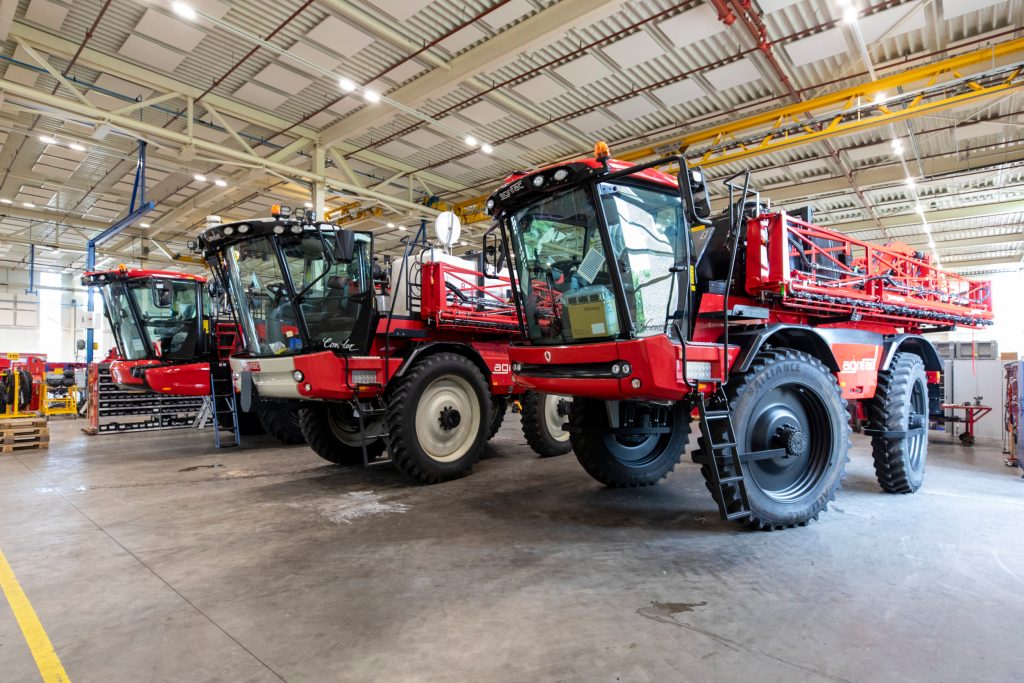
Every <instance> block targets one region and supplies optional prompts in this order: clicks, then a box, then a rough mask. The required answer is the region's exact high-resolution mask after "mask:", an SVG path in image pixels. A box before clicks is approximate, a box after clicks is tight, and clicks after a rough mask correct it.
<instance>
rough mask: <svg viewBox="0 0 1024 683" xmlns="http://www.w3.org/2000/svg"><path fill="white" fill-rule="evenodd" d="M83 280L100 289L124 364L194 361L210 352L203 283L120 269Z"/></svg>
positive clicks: (207, 301) (197, 279)
mask: <svg viewBox="0 0 1024 683" xmlns="http://www.w3.org/2000/svg"><path fill="white" fill-rule="evenodd" d="M82 280H83V284H86V285H92V286H96V287H100V289H101V291H102V293H103V306H104V311H105V312H106V315H107V318H108V320H109V321H110V328H111V331H112V333H113V335H114V339H115V341H116V343H117V349H118V352H119V353H120V355H121V357H122V358H124V359H125V360H155V359H159V360H162V361H165V362H174V361H179V362H191V361H193V360H195V358H196V356H197V355H199V354H201V353H202V352H203V351H205V350H206V349H205V348H204V345H205V342H204V335H205V331H206V330H207V329H208V326H209V317H210V310H211V304H210V296H209V293H208V292H207V290H206V279H205V278H201V277H198V276H188V275H183V274H181V273H163V272H160V271H140V270H118V271H109V272H102V273H87V274H86V275H85V276H84V277H83V278H82Z"/></svg>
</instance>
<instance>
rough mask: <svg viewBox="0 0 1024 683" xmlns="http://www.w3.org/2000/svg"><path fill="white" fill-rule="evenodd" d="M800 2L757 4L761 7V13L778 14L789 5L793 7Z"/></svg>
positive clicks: (768, 0)
mask: <svg viewBox="0 0 1024 683" xmlns="http://www.w3.org/2000/svg"><path fill="white" fill-rule="evenodd" d="M800 1H801V0H758V4H759V5H761V11H763V12H764V13H765V14H772V13H773V12H778V11H779V10H781V9H786V8H787V7H789V6H790V5H795V4H796V3H798V2H800Z"/></svg>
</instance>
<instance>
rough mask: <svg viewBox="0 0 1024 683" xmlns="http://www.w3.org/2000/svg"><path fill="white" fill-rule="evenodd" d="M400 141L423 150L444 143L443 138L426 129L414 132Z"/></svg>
mask: <svg viewBox="0 0 1024 683" xmlns="http://www.w3.org/2000/svg"><path fill="white" fill-rule="evenodd" d="M402 139H403V140H405V141H406V142H407V143H409V144H411V145H416V146H417V147H424V148H428V147H433V146H434V145H439V144H441V143H442V142H444V141H445V138H443V137H441V136H440V135H437V134H436V133H431V132H430V131H429V130H427V129H426V128H420V129H419V130H414V131H413V132H411V133H409V134H408V135H406V136H405V137H403V138H402Z"/></svg>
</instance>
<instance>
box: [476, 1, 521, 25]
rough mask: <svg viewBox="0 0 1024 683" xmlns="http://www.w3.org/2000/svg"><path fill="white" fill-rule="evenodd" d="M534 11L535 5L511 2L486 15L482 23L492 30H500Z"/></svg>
mask: <svg viewBox="0 0 1024 683" xmlns="http://www.w3.org/2000/svg"><path fill="white" fill-rule="evenodd" d="M532 11H533V5H531V4H530V3H529V2H527V1H526V0H511V2H506V3H505V4H504V5H502V6H501V7H499V8H498V9H496V10H494V11H493V12H488V13H487V14H485V15H484V16H483V18H482V19H481V21H483V22H484V23H485V24H487V25H488V26H490V27H491V28H494V29H499V28H502V27H504V26H506V25H508V24H511V23H512V22H513V21H515V20H516V19H518V18H520V17H521V16H523V15H525V14H529V13H530V12H532Z"/></svg>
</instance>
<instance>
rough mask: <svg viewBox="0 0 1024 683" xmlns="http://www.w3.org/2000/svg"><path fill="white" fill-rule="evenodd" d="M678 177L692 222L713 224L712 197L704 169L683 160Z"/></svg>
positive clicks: (688, 215) (687, 212) (684, 203)
mask: <svg viewBox="0 0 1024 683" xmlns="http://www.w3.org/2000/svg"><path fill="white" fill-rule="evenodd" d="M676 179H677V180H678V181H679V190H680V192H682V194H683V206H684V207H685V209H686V214H687V218H689V219H690V222H691V223H700V224H702V225H711V197H710V195H709V194H708V185H707V181H706V180H705V179H704V171H702V170H701V168H700V167H699V166H696V167H694V168H689V167H688V166H687V165H686V163H685V162H681V163H680V165H679V175H678V176H677V177H676Z"/></svg>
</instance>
